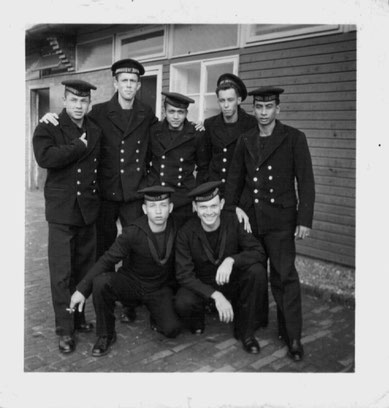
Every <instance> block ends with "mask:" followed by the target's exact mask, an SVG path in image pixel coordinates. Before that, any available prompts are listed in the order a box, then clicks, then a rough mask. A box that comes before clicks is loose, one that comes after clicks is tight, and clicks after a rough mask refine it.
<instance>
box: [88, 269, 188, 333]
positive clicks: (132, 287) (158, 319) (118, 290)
mask: <svg viewBox="0 0 389 408" xmlns="http://www.w3.org/2000/svg"><path fill="white" fill-rule="evenodd" d="M116 301H119V302H122V303H123V304H129V303H135V302H137V301H141V302H142V303H143V304H145V305H146V307H147V309H148V310H149V312H150V317H151V319H152V320H153V321H154V322H155V324H156V327H157V330H158V331H159V332H161V333H162V334H164V335H165V336H167V337H176V336H177V335H178V333H179V332H180V329H181V323H180V320H179V318H178V316H177V314H176V312H175V311H174V308H173V290H172V289H171V288H170V287H168V286H164V287H162V288H159V289H157V290H155V291H153V292H150V293H146V294H144V293H141V291H140V290H139V289H137V285H136V284H135V283H134V281H133V279H131V278H130V277H128V276H126V275H124V274H121V273H118V272H108V273H104V274H102V275H99V276H97V277H96V278H95V279H94V280H93V304H94V307H95V311H96V334H97V335H98V336H107V335H112V334H113V333H114V331H115V314H114V310H115V302H116Z"/></svg>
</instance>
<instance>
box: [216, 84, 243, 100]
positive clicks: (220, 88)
mask: <svg viewBox="0 0 389 408" xmlns="http://www.w3.org/2000/svg"><path fill="white" fill-rule="evenodd" d="M227 89H234V90H235V93H236V96H237V97H238V98H239V97H240V93H239V88H238V87H237V86H236V85H235V84H234V83H233V82H224V83H222V84H220V85H219V86H218V87H217V88H216V91H215V92H216V95H217V96H218V97H219V92H220V91H226V90H227Z"/></svg>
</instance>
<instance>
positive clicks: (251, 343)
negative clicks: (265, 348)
mask: <svg viewBox="0 0 389 408" xmlns="http://www.w3.org/2000/svg"><path fill="white" fill-rule="evenodd" d="M242 344H243V348H244V350H245V351H247V353H250V354H258V353H259V351H260V347H259V343H258V341H257V339H256V338H255V337H254V336H251V337H247V339H245V340H242Z"/></svg>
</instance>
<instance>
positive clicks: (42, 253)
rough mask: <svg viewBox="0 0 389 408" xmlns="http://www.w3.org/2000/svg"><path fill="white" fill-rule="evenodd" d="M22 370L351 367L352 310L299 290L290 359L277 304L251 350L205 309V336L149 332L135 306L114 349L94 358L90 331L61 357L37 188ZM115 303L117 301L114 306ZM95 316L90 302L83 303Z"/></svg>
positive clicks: (29, 208) (30, 223) (30, 215)
mask: <svg viewBox="0 0 389 408" xmlns="http://www.w3.org/2000/svg"><path fill="white" fill-rule="evenodd" d="M25 238H26V240H25V253H26V273H25V345H24V370H25V372H53V371H62V372H353V371H354V321H355V319H354V310H353V309H351V308H349V307H347V306H344V305H341V304H337V303H332V302H330V301H324V300H322V299H319V298H317V297H314V296H311V295H308V294H303V313H304V315H303V318H304V330H303V338H302V342H303V344H304V347H305V352H306V355H305V358H304V360H303V361H302V362H300V363H294V362H292V361H290V360H289V359H288V357H286V347H284V345H283V344H282V343H281V342H279V341H278V339H277V332H276V320H275V305H274V302H272V303H271V310H270V322H269V327H268V328H266V329H261V330H260V331H258V332H257V338H258V339H259V340H260V345H261V353H260V354H259V355H250V354H247V353H246V352H244V351H243V350H242V347H241V344H240V342H238V341H236V340H235V339H234V338H233V337H232V334H231V330H232V328H231V326H228V325H225V324H221V323H220V322H219V321H218V319H217V317H216V316H215V315H208V316H207V320H206V330H205V332H204V334H203V335H202V336H198V337H197V336H193V335H192V334H191V333H189V332H184V333H183V334H181V335H180V336H179V337H178V338H177V339H174V340H172V339H166V338H164V337H163V336H162V335H160V334H158V333H155V332H153V331H151V330H150V328H149V324H148V321H149V319H148V312H147V310H146V309H145V308H144V307H139V308H138V309H137V310H138V319H137V320H136V322H135V323H134V324H132V325H124V324H121V323H120V322H117V325H116V329H117V333H118V340H117V343H116V344H115V345H114V348H113V350H112V351H111V353H109V354H108V355H106V356H104V357H100V358H94V357H92V356H91V354H90V351H91V348H92V346H93V344H94V342H95V340H96V337H95V334H94V333H88V334H79V335H78V336H77V337H76V339H77V348H76V351H75V352H74V353H72V354H70V355H62V354H60V353H59V351H58V344H57V342H58V340H57V336H56V335H55V334H54V317H53V308H52V304H51V297H50V289H49V274H48V265H47V224H46V222H45V220H44V204H43V198H42V193H41V192H27V193H26V234H25ZM119 310H120V308H119V307H118V312H119ZM86 315H87V318H88V320H92V321H93V320H94V310H93V306H92V302H91V301H90V300H88V302H87V307H86Z"/></svg>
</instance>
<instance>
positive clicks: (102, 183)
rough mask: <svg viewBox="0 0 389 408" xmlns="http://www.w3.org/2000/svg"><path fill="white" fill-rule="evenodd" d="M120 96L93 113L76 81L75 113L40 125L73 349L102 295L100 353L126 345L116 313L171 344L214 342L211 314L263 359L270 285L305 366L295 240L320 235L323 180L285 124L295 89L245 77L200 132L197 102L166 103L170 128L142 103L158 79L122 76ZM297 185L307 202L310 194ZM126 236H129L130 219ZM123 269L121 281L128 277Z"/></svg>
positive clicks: (128, 64)
mask: <svg viewBox="0 0 389 408" xmlns="http://www.w3.org/2000/svg"><path fill="white" fill-rule="evenodd" d="M111 69H112V75H113V78H114V86H115V89H116V92H115V94H114V96H113V97H112V99H111V100H110V101H108V102H105V103H100V104H97V105H94V106H93V107H92V109H91V110H90V112H89V107H90V104H91V90H94V89H96V88H95V86H94V85H92V84H90V83H88V82H85V81H81V80H68V81H63V82H62V83H63V85H64V86H65V94H64V109H63V111H62V112H61V113H60V114H59V115H58V116H57V115H55V114H47V115H46V116H45V117H44V118H43V120H41V123H40V124H39V125H38V126H37V128H36V129H35V132H34V136H33V147H34V152H35V157H36V160H37V162H38V164H39V165H40V166H41V167H43V168H46V169H47V179H46V183H45V190H44V194H45V202H46V219H47V221H48V224H49V245H48V259H49V270H50V281H51V292H52V299H53V306H54V313H55V326H56V333H57V334H58V335H59V350H60V351H61V352H62V353H70V352H72V351H73V350H74V349H75V346H76V344H75V337H74V333H75V331H79V332H89V331H91V330H93V325H92V324H91V323H89V322H86V320H85V315H84V309H85V301H86V299H87V298H88V296H89V295H90V294H93V304H94V308H95V312H96V326H97V327H96V333H97V342H96V343H95V345H94V346H93V349H92V355H93V356H96V357H99V356H102V355H105V354H107V353H108V352H109V350H110V348H111V346H112V344H113V343H114V342H115V340H116V330H115V304H116V302H118V301H119V302H121V303H122V305H123V308H124V311H125V314H124V316H122V319H123V320H124V321H132V320H134V319H135V316H136V314H135V308H136V307H137V305H139V304H144V305H145V306H146V307H147V309H148V310H149V312H150V326H151V328H152V329H153V330H156V331H158V332H161V333H163V334H164V335H165V336H167V337H176V336H177V335H178V334H179V333H180V331H181V330H183V329H185V328H188V329H189V330H190V331H191V332H192V333H194V334H196V335H201V334H202V333H203V332H204V329H205V327H204V322H205V312H206V310H208V309H209V308H211V309H212V308H214V309H216V311H217V313H218V314H219V318H220V320H221V321H223V322H226V323H230V322H233V335H234V336H235V337H236V338H237V339H238V340H240V341H241V342H242V345H243V348H244V350H245V351H247V352H249V353H259V351H260V347H259V343H258V341H257V339H256V338H255V332H256V330H257V329H259V328H260V327H265V326H267V324H268V274H267V265H268V261H270V262H269V264H270V275H269V276H270V284H271V289H272V293H273V296H274V299H275V301H276V305H277V318H278V333H279V338H280V339H282V340H283V341H284V342H285V343H286V345H287V347H288V355H289V356H290V357H291V358H292V359H293V360H295V361H299V360H301V359H302V358H303V354H304V350H303V346H302V344H301V330H302V312H301V294H300V284H299V278H298V274H297V271H296V269H295V266H294V261H295V239H304V238H306V237H308V236H309V232H310V228H311V226H312V217H313V205H314V196H315V191H314V179H313V171H312V163H311V157H310V153H309V150H308V145H307V141H306V138H305V135H304V134H303V133H302V132H300V131H299V130H297V129H295V128H292V127H289V126H287V125H284V124H282V123H281V122H280V121H279V120H278V119H276V117H277V115H278V113H279V111H280V106H279V105H280V99H279V97H280V94H281V93H282V92H283V90H282V89H281V88H273V87H262V88H258V89H255V90H253V91H251V92H250V93H249V95H252V96H253V108H254V116H252V115H249V114H247V113H246V112H245V111H244V110H243V109H242V108H241V107H240V104H241V102H242V101H243V100H245V98H246V97H247V95H248V93H247V90H246V87H245V85H244V83H243V81H242V80H241V79H240V78H239V77H237V76H236V75H233V74H229V73H226V74H223V75H221V76H220V77H219V79H218V81H217V87H216V97H217V99H218V102H219V105H220V108H221V113H220V114H218V115H215V116H213V117H211V118H208V119H206V120H205V122H204V127H205V131H204V129H203V128H202V126H201V125H200V126H194V125H193V124H192V123H190V122H189V121H188V120H187V115H188V107H189V105H190V104H191V103H194V101H193V99H191V98H188V97H187V96H185V95H182V94H178V93H174V92H163V95H164V96H165V100H164V114H165V118H164V120H162V121H160V122H158V120H157V118H156V117H155V115H154V113H153V111H152V109H151V108H150V107H148V106H147V105H145V104H143V103H142V102H141V101H139V100H138V99H137V98H136V93H137V91H138V90H139V88H140V86H141V83H140V77H141V76H142V75H143V74H144V72H145V71H144V67H143V66H142V64H140V63H139V62H138V61H135V60H133V59H124V60H120V61H117V62H115V63H114V64H113V65H112V67H111ZM296 185H297V191H296ZM118 220H119V221H120V223H121V226H122V233H121V234H120V235H119V236H117V233H118V231H117V221H118ZM119 263H121V266H120V267H119V268H118V269H117V270H116V267H117V265H118V264H119Z"/></svg>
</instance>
